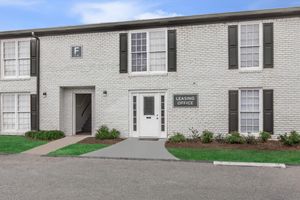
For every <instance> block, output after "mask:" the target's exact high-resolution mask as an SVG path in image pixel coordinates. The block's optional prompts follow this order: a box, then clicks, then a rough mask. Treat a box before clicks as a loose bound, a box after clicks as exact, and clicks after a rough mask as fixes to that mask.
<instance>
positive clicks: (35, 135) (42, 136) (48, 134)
mask: <svg viewBox="0 0 300 200" xmlns="http://www.w3.org/2000/svg"><path fill="white" fill-rule="evenodd" d="M25 136H26V137H28V138H31V139H34V140H57V139H60V138H63V137H65V134H64V132H62V131H57V130H50V131H28V132H26V133H25Z"/></svg>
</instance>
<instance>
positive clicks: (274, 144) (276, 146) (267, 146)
mask: <svg viewBox="0 0 300 200" xmlns="http://www.w3.org/2000/svg"><path fill="white" fill-rule="evenodd" d="M165 146H166V147H167V148H198V149H199V148H212V149H244V150H246V149H247V150H300V145H297V146H285V145H283V144H282V143H280V142H279V141H268V142H266V143H258V144H226V143H224V144H223V143H218V142H212V143H209V144H203V143H201V141H187V142H181V143H171V142H166V144H165Z"/></svg>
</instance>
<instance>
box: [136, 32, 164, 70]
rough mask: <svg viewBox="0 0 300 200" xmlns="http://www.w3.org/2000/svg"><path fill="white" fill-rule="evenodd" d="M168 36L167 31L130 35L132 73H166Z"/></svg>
mask: <svg viewBox="0 0 300 200" xmlns="http://www.w3.org/2000/svg"><path fill="white" fill-rule="evenodd" d="M166 38H167V35H166V31H165V30H152V31H142V32H132V33H131V34H130V50H131V57H130V65H131V72H133V73H135V72H149V73H151V72H166V70H167V50H166V49H167V46H166V45H167V41H166Z"/></svg>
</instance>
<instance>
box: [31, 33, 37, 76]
mask: <svg viewBox="0 0 300 200" xmlns="http://www.w3.org/2000/svg"><path fill="white" fill-rule="evenodd" d="M38 65H39V41H38V40H37V39H31V40H30V75H31V76H38Z"/></svg>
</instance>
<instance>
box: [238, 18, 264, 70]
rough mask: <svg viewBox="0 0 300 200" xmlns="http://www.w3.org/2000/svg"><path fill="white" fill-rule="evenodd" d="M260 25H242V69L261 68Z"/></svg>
mask: <svg viewBox="0 0 300 200" xmlns="http://www.w3.org/2000/svg"><path fill="white" fill-rule="evenodd" d="M260 30H261V28H260V24H246V25H240V68H241V69H255V68H259V67H260V66H261V58H260V55H261V53H260V51H261V48H260V47H261V45H260V44H261V37H260V35H261V34H260Z"/></svg>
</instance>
